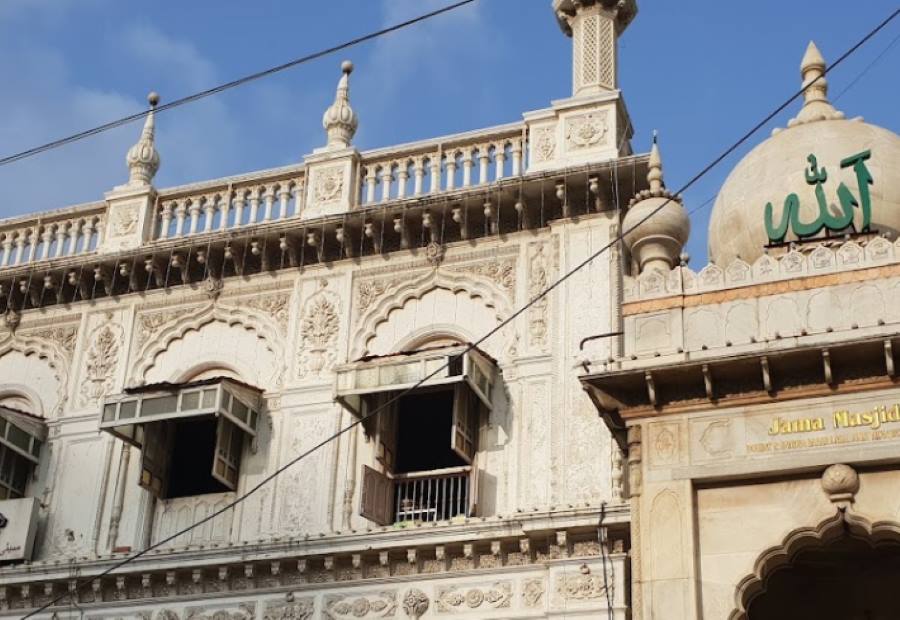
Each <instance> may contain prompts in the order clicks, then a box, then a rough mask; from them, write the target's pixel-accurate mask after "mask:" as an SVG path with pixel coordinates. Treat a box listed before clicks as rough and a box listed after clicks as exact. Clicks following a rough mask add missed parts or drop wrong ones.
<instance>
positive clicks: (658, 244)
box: [622, 134, 691, 275]
mask: <svg viewBox="0 0 900 620" xmlns="http://www.w3.org/2000/svg"><path fill="white" fill-rule="evenodd" d="M649 166H650V167H649V170H648V171H647V182H648V183H649V184H650V189H645V190H643V191H641V192H639V193H638V194H637V196H635V197H634V198H633V199H632V200H631V202H630V203H629V206H628V213H626V214H625V219H624V220H623V222H622V229H623V230H624V231H625V245H627V246H628V250H629V251H630V252H631V256H632V258H633V259H634V260H635V261H636V262H637V265H638V270H639V272H640V273H643V272H645V271H647V270H650V269H654V270H657V271H668V270H670V269H672V267H674V266H675V265H677V264H678V262H679V259H680V256H681V251H682V249H683V248H684V244H685V243H687V240H688V235H689V234H690V232H691V222H690V219H688V216H687V213H686V212H685V210H684V204H683V203H682V201H681V197H680V196H675V195H673V194H672V193H671V192H669V191H668V190H667V189H666V186H665V183H664V182H663V166H662V157H660V154H659V144H658V143H657V140H656V135H655V134H654V136H653V148H652V150H651V151H650V162H649ZM657 209H659V211H657ZM645 219H646V221H644V220H645ZM635 275H637V274H635Z"/></svg>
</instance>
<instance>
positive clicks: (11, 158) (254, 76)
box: [0, 0, 478, 166]
mask: <svg viewBox="0 0 900 620" xmlns="http://www.w3.org/2000/svg"><path fill="white" fill-rule="evenodd" d="M477 1H478V0H461V1H460V2H456V3H454V4H449V5H447V6H445V7H442V8H440V9H437V10H434V11H431V12H430V13H424V14H423V15H419V16H418V17H414V18H412V19H408V20H406V21H404V22H400V23H397V24H394V25H393V26H388V27H387V28H383V29H381V30H378V31H376V32H372V33H369V34H366V35H363V36H361V37H357V38H355V39H351V40H350V41H346V42H344V43H340V44H338V45H335V46H333V47H329V48H327V49H324V50H320V51H318V52H315V53H313V54H308V55H307V56H303V57H301V58H296V59H294V60H290V61H288V62H285V63H283V64H280V65H277V66H274V67H271V68H269V69H264V70H263V71H258V72H256V73H251V74H250V75H246V76H244V77H241V78H238V79H236V80H232V81H231V82H226V83H224V84H220V85H219V86H215V87H213V88H210V89H208V90H203V91H200V92H198V93H194V94H193V95H188V96H187V97H182V98H181V99H176V100H175V101H171V102H169V103H166V104H163V105H160V106H157V107H156V112H165V111H166V110H171V109H172V108H177V107H179V106H183V105H186V104H188V103H193V102H194V101H198V100H200V99H205V98H206V97H210V96H212V95H215V94H218V93H221V92H223V91H226V90H230V89H232V88H237V87H238V86H243V85H244V84H247V83H249V82H253V81H255V80H258V79H260V78H264V77H267V76H269V75H273V74H275V73H280V72H281V71H285V70H287V69H291V68H293V67H296V66H297V65H302V64H304V63H307V62H310V61H312V60H317V59H319V58H322V57H323V56H328V55H330V54H334V53H335V52H339V51H341V50H345V49H347V48H350V47H355V46H356V45H359V44H360V43H365V42H366V41H371V40H372V39H376V38H378V37H381V36H384V35H386V34H390V33H392V32H396V31H397V30H402V29H403V28H406V27H408V26H412V25H414V24H418V23H419V22H423V21H426V20H429V19H431V18H433V17H437V16H438V15H443V14H444V13H449V12H450V11H454V10H456V9H458V8H461V7H463V6H465V5H467V4H472V3H474V2H477ZM149 113H150V110H144V111H143V112H137V113H135V114H130V115H128V116H123V117H122V118H119V119H117V120H114V121H110V122H108V123H104V124H103V125H98V126H97V127H94V128H92V129H86V130H85V131H80V132H78V133H75V134H72V135H70V136H67V137H65V138H60V139H58V140H54V141H53V142H48V143H46V144H42V145H40V146H36V147H33V148H30V149H28V150H25V151H21V152H19V153H15V154H13V155H7V156H6V157H3V158H0V166H6V165H7V164H11V163H13V162H17V161H19V160H22V159H26V158H28V157H32V156H34V155H37V154H39V153H43V152H45V151H50V150H52V149H56V148H59V147H61V146H64V145H66V144H70V143H72V142H77V141H79V140H83V139H84V138H88V137H90V136H94V135H97V134H99V133H103V132H105V131H109V130H110V129H115V128H116V127H121V126H122V125H127V124H128V123H132V122H134V121H136V120H138V119H141V118H144V117H145V116H147V115H148V114H149Z"/></svg>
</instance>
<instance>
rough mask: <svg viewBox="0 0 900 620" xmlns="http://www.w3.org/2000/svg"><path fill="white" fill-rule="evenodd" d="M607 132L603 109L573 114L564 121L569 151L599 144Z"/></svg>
mask: <svg viewBox="0 0 900 620" xmlns="http://www.w3.org/2000/svg"><path fill="white" fill-rule="evenodd" d="M608 133H609V121H608V120H607V113H606V112H605V111H604V112H590V113H588V114H582V115H580V116H574V117H572V118H569V119H567V121H566V146H567V147H568V148H569V150H571V151H577V150H580V149H589V148H591V147H594V146H597V145H598V144H601V143H602V142H603V141H604V139H605V138H606V135H607V134H608Z"/></svg>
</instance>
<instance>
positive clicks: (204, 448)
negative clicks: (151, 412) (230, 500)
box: [166, 418, 229, 499]
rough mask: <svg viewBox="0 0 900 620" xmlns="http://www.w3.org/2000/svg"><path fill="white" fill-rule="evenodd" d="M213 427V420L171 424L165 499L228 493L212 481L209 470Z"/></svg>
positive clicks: (214, 445) (213, 440)
mask: <svg viewBox="0 0 900 620" xmlns="http://www.w3.org/2000/svg"><path fill="white" fill-rule="evenodd" d="M216 423H217V422H216V418H199V419H187V420H177V421H175V422H174V423H173V429H172V430H173V431H174V433H173V434H174V437H173V440H172V456H171V461H170V463H169V468H168V471H169V484H168V493H167V494H166V498H169V499H171V498H176V497H189V496H191V495H206V494H208V493H225V492H226V491H228V490H229V489H228V487H226V486H225V485H224V484H222V483H221V482H219V481H218V480H216V479H215V478H213V477H212V474H211V470H210V463H212V462H213V457H214V456H215V450H216Z"/></svg>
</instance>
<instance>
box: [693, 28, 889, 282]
mask: <svg viewBox="0 0 900 620" xmlns="http://www.w3.org/2000/svg"><path fill="white" fill-rule="evenodd" d="M824 71H825V62H824V60H822V57H821V54H819V51H818V49H816V47H815V45H814V44H812V43H810V46H809V49H808V50H807V53H806V56H805V57H804V59H803V64H802V66H801V72H802V75H803V79H804V84H806V85H808V88H807V90H806V93H805V95H804V97H805V102H804V106H803V109H802V110H801V111H800V114H799V115H798V116H797V118H796V119H793V120H792V121H791V122H790V123H789V125H788V128H787V129H783V130H776V132H774V133H773V136H772V137H771V138H770V139H768V140H766V141H765V142H763V143H762V144H760V145H759V146H757V147H756V148H755V149H753V150H752V151H751V152H750V153H749V154H748V155H747V156H746V157H744V159H743V160H742V161H741V162H740V163H739V164H738V165H737V166H736V167H735V168H734V170H733V171H732V172H731V174H730V175H729V176H728V179H727V180H726V181H725V184H724V185H723V186H722V189H721V190H720V192H719V195H718V198H717V199H716V203H715V206H714V207H713V212H712V216H711V218H710V224H709V256H710V260H711V261H712V262H714V263H717V264H719V265H727V264H728V263H730V262H731V261H733V260H734V259H736V258H741V259H743V260H745V261H747V262H749V263H752V262H753V261H755V260H756V259H757V258H759V257H760V256H761V255H763V254H764V253H765V251H766V247H767V246H771V247H778V246H780V245H783V244H789V243H791V242H799V241H805V240H808V239H816V240H821V239H822V238H823V237H828V236H837V237H843V236H844V235H845V234H847V233H853V232H872V233H891V235H892V236H894V235H896V234H897V233H898V231H900V136H897V134H895V133H893V132H891V131H889V130H887V129H882V128H880V127H876V126H874V125H869V124H866V123H864V122H863V121H862V119H850V120H848V119H846V118H844V115H843V114H842V113H840V112H838V111H837V110H835V109H834V107H833V106H832V105H831V103H829V101H828V98H827V93H828V87H827V83H826V82H825V78H824V77H823V76H824ZM769 205H771V206H769Z"/></svg>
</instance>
